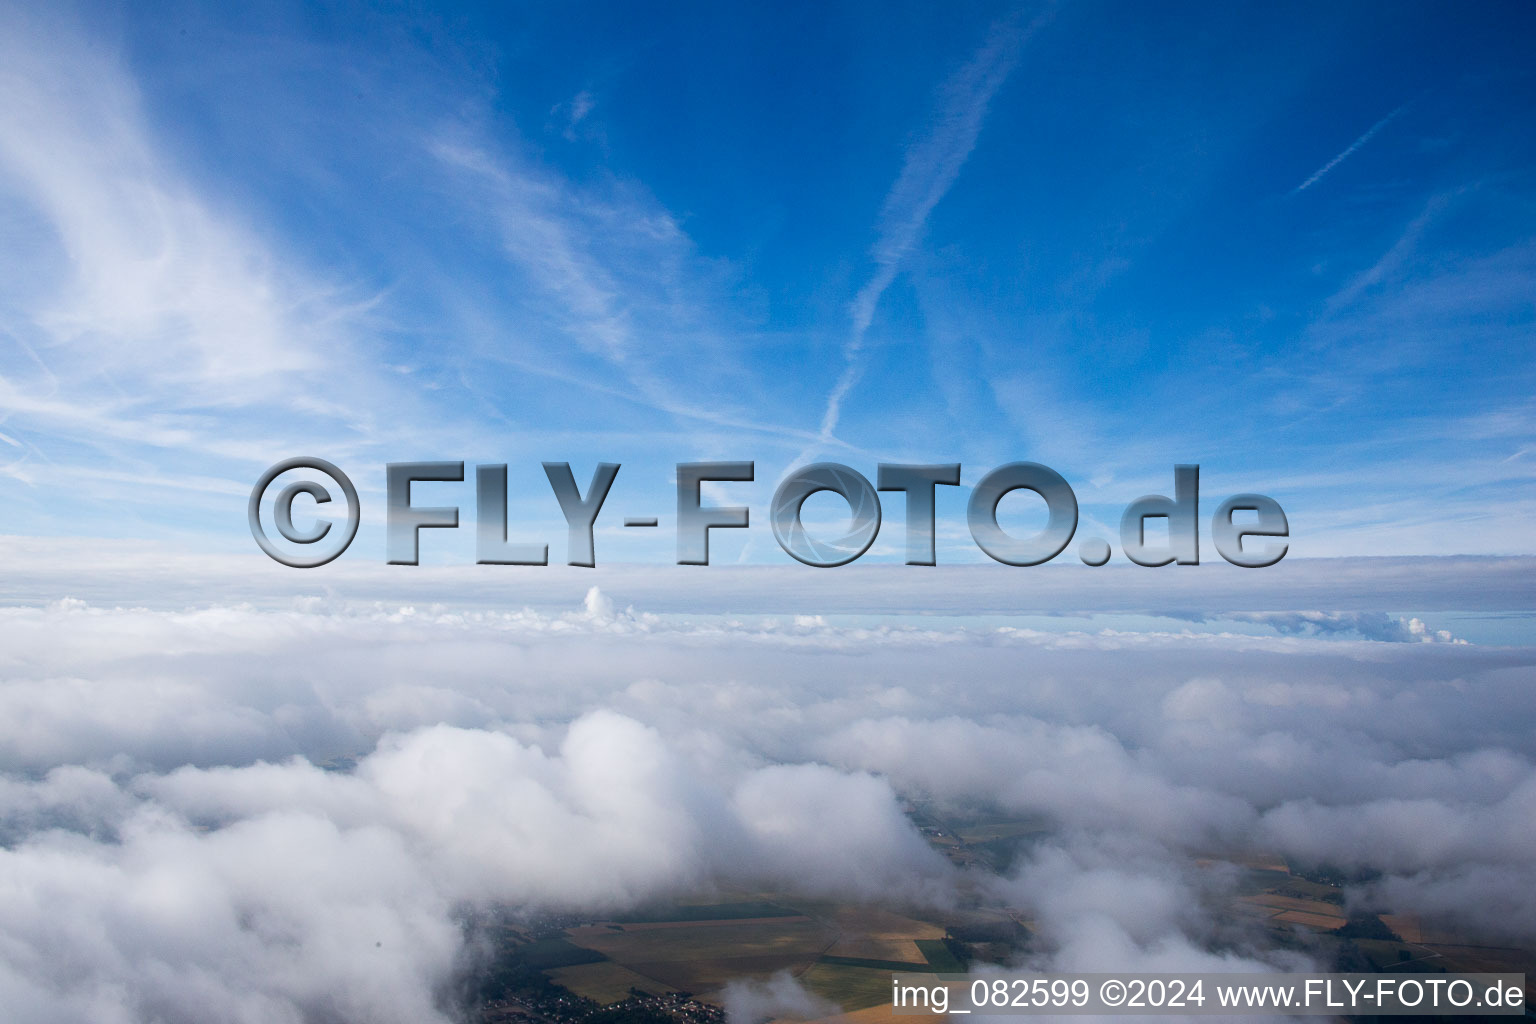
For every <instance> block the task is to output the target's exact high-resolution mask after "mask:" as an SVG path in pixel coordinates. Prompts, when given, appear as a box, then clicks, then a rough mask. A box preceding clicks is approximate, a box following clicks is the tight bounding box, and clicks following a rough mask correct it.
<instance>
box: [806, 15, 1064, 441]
mask: <svg viewBox="0 0 1536 1024" xmlns="http://www.w3.org/2000/svg"><path fill="white" fill-rule="evenodd" d="M1051 13H1052V12H1051V11H1049V10H1048V11H1047V12H1046V13H1045V14H1042V15H1040V16H1039V17H1037V18H1036V19H1035V20H1034V21H1033V22H1031V23H1030V24H1029V25H1027V26H1024V27H1023V28H1022V29H1021V28H1020V26H1019V21H1020V18H1019V16H1018V15H1014V16H1011V17H1009V18H1006V19H1004V20H1002V21H999V22H997V23H996V24H994V25H993V26H992V28H991V30H990V31H989V32H988V33H987V39H986V42H985V43H983V44H982V46H981V48H980V49H979V50H977V51H976V53H975V55H974V56H973V57H972V58H971V59H970V60H969V61H968V62H967V63H966V65H965V66H964V67H963V68H961V69H960V70H959V71H958V72H956V73H955V75H954V76H953V77H951V78H950V79H949V80H948V81H947V82H945V83H944V85H943V87H942V88H941V89H940V90H939V94H938V95H939V104H938V116H937V118H936V121H935V124H934V125H933V127H932V129H931V130H930V131H929V133H928V134H927V136H926V137H924V138H922V139H921V140H919V141H918V142H916V143H915V144H914V145H912V146H911V147H910V148H909V149H908V150H907V155H906V160H905V162H904V163H903V164H902V168H901V174H900V175H898V176H897V178H896V183H895V184H894V185H893V186H891V191H890V192H889V193H888V194H887V195H886V197H885V204H884V206H883V207H882V209H881V212H880V225H879V230H880V234H879V238H878V239H877V241H876V242H875V244H874V246H873V247H872V248H871V249H870V255H871V256H872V257H873V258H874V261H875V264H876V270H875V273H874V276H873V277H871V278H870V279H869V281H868V282H866V283H865V285H864V287H863V288H860V289H859V293H858V294H857V295H856V296H855V297H854V300H853V303H852V304H851V306H850V309H849V312H850V315H851V318H852V325H851V328H850V331H849V336H848V341H847V342H846V343H845V344H844V346H843V359H844V366H843V372H842V374H841V375H840V376H839V377H838V380H837V383H836V384H835V385H834V386H833V388H832V392H831V394H830V395H828V396H827V406H826V411H825V412H824V413H823V414H822V417H821V430H820V434H819V436H818V438H817V441H816V443H815V444H813V445H812V446H811V447H809V448H807V449H806V450H805V451H804V452H802V453H801V455H800V458H799V460H797V461H800V462H804V461H805V460H806V459H808V458H809V457H810V456H811V455H812V454H813V453H814V452H815V451H816V450H817V448H819V447H821V446H822V445H825V444H826V443H828V442H829V441H831V440H832V432H833V431H834V430H836V429H837V421H838V417H839V415H841V413H842V406H843V399H844V398H846V397H847V395H848V392H849V390H850V389H852V387H853V385H854V382H855V381H856V380H857V379H858V376H859V364H858V355H859V352H860V350H861V349H862V348H863V347H864V335H865V333H866V332H867V331H868V330H869V325H870V323H871V322H872V321H873V320H874V316H875V307H876V306H878V305H879V303H880V297H881V296H882V295H883V294H885V290H886V289H887V288H889V287H890V285H891V282H892V281H894V280H895V279H896V274H897V273H898V272H899V271H900V270H901V265H902V262H903V261H904V260H905V258H906V257H907V255H908V254H909V253H910V252H911V251H912V250H913V248H915V247H916V245H917V243H918V240H919V239H920V238H921V237H922V233H923V228H924V226H925V225H926V223H927V221H928V214H929V213H931V212H932V211H933V208H934V207H935V206H937V205H938V202H939V200H940V199H942V198H944V194H945V193H946V192H948V191H949V188H950V186H951V185H953V184H954V181H955V178H956V177H958V176H959V174H960V168H961V167H963V166H964V165H965V161H966V159H967V158H968V157H969V156H970V155H971V150H973V149H974V148H975V147H976V139H977V137H978V136H979V135H980V134H981V126H982V122H983V121H984V120H985V119H986V114H987V106H988V104H989V103H991V101H992V97H993V95H994V94H996V92H997V90H998V88H999V87H1001V86H1002V84H1003V82H1004V81H1006V80H1007V78H1008V75H1009V73H1010V72H1011V71H1012V70H1013V68H1014V65H1015V64H1016V63H1017V62H1018V57H1019V51H1020V50H1021V49H1022V48H1023V45H1024V43H1025V41H1026V40H1028V39H1029V37H1030V36H1031V35H1033V34H1034V32H1035V31H1036V30H1037V29H1038V28H1039V27H1040V26H1041V25H1042V24H1044V23H1045V21H1046V20H1047V19H1048V18H1049V16H1050V14H1051Z"/></svg>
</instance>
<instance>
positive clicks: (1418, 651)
mask: <svg viewBox="0 0 1536 1024" xmlns="http://www.w3.org/2000/svg"><path fill="white" fill-rule="evenodd" d="M1349 635H1354V634H1349ZM58 637H68V638H69V642H67V643H62V644H61V643H59V642H58V640H57V638H58ZM0 651H3V652H4V655H3V660H0V672H3V679H4V686H3V687H0V722H3V723H4V725H3V727H0V728H3V731H4V735H3V742H0V768H3V771H4V774H3V776H0V840H3V848H0V999H3V1000H4V1002H5V1003H6V1004H7V1005H9V1006H13V1007H20V1008H22V1011H21V1019H25V1020H38V1021H75V1020H79V1021H85V1020H91V1021H118V1020H121V1021H137V1020H168V1021H179V1020H188V1021H191V1020H195V1019H202V1018H203V1017H205V1016H206V1013H207V1011H208V1007H210V1006H217V1007H219V1008H220V1010H221V1016H222V1017H224V1018H225V1019H231V1020H242V1021H244V1020H249V1021H257V1020H261V1021H272V1020H279V1021H281V1020H292V1021H312V1020H370V1021H392V1020H401V1021H404V1020H418V1021H419V1020H432V1019H445V1018H447V1016H448V1015H449V1014H450V1007H449V1005H448V1003H447V1002H446V1001H445V995H444V993H445V992H446V990H447V989H446V986H447V985H448V984H449V983H450V981H451V978H452V977H453V972H454V971H455V969H456V966H457V965H459V964H461V963H462V962H463V958H464V956H465V955H466V953H465V950H464V949H463V948H462V946H461V943H462V941H463V940H462V932H461V930H460V927H459V924H458V922H459V920H460V918H461V916H462V914H463V913H464V912H465V911H466V909H469V908H474V907H483V906H488V905H493V904H495V905H508V906H512V907H515V908H520V909H523V910H528V911H538V910H568V909H581V910H584V911H592V912H599V913H600V912H605V911H612V910H617V909H621V908H624V907H628V906H633V905H635V904H637V903H642V902H645V901H647V900H654V899H659V898H664V897H666V896H668V895H675V894H678V893H683V892H691V891H698V890H700V889H708V888H710V887H712V886H717V885H722V884H727V885H766V886H773V887H777V888H780V889H782V890H784V891H786V892H790V893H800V894H803V895H838V896H842V897H845V898H854V899H870V900H877V901H883V902H887V903H895V904H899V905H921V906H929V907H937V906H945V905H950V904H953V903H954V901H956V900H957V899H959V898H960V897H959V895H958V894H959V893H960V892H961V890H962V889H970V890H971V891H977V890H976V889H975V887H976V886H980V891H983V892H985V893H987V894H988V896H987V899H989V900H991V901H994V902H997V903H1000V904H1004V905H1010V906H1013V907H1016V908H1018V909H1019V910H1020V911H1021V912H1023V913H1026V914H1028V915H1030V916H1031V917H1032V918H1033V919H1034V920H1035V921H1036V927H1037V931H1038V935H1039V942H1040V944H1041V945H1040V949H1039V952H1038V955H1039V956H1040V957H1041V958H1042V960H1041V962H1042V963H1046V964H1052V965H1056V966H1060V967H1063V968H1068V967H1070V968H1074V969H1090V968H1093V967H1115V968H1117V969H1131V968H1133V967H1135V968H1144V969H1149V970H1150V969H1173V968H1175V967H1187V968H1194V967H1207V966H1210V967H1215V966H1223V965H1225V966H1228V967H1236V966H1242V967H1243V968H1244V969H1262V968H1263V967H1264V966H1265V965H1270V966H1284V965H1286V964H1287V963H1290V964H1292V965H1294V964H1295V963H1296V962H1297V961H1296V958H1297V956H1298V955H1299V954H1296V953H1284V952H1280V951H1276V950H1273V949H1268V948H1266V947H1265V945H1264V944H1263V943H1262V942H1261V941H1260V940H1259V939H1258V938H1257V937H1256V936H1254V935H1252V934H1247V933H1244V932H1242V930H1241V929H1240V928H1236V926H1233V925H1232V924H1230V922H1224V920H1223V918H1222V917H1221V915H1219V914H1216V913H1213V912H1212V908H1215V907H1218V906H1219V905H1220V903H1221V901H1222V900H1223V898H1224V895H1223V894H1224V893H1227V892H1229V891H1230V887H1231V884H1232V880H1233V871H1232V869H1227V868H1221V867H1220V866H1219V863H1220V861H1221V860H1222V859H1223V858H1229V857H1230V858H1241V857H1243V856H1251V855H1259V854H1266V855H1269V854H1278V855H1281V856H1285V857H1288V858H1290V859H1292V860H1293V862H1296V863H1305V864H1316V865H1330V866H1333V867H1336V868H1338V869H1341V870H1343V871H1346V872H1349V873H1352V874H1355V875H1356V876H1358V877H1360V878H1362V879H1367V878H1369V879H1373V880H1372V881H1370V882H1369V883H1363V884H1361V885H1359V886H1356V887H1354V888H1351V889H1350V890H1349V891H1348V897H1349V899H1350V900H1351V901H1352V902H1354V903H1358V904H1359V905H1361V906H1385V905H1390V906H1392V907H1394V908H1395V909H1398V910H1404V911H1415V910H1416V911H1421V912H1423V913H1426V914H1429V915H1433V916H1435V917H1436V918H1437V919H1439V920H1444V921H1446V922H1447V923H1448V924H1450V925H1461V926H1467V927H1471V928H1475V929H1477V930H1478V933H1479V934H1482V935H1487V936H1494V937H1502V938H1508V939H1512V940H1521V939H1530V938H1532V937H1533V933H1531V931H1530V929H1529V922H1530V921H1532V920H1536V914H1532V913H1531V912H1530V911H1531V910H1532V909H1533V908H1532V907H1531V905H1530V903H1529V899H1530V896H1529V894H1530V893H1531V892H1533V891H1536V865H1533V864H1532V858H1531V856H1530V850H1531V849H1532V848H1533V847H1536V834H1533V832H1532V826H1531V824H1530V823H1531V822H1532V821H1536V813H1533V812H1536V764H1533V751H1532V749H1531V748H1532V741H1531V739H1530V737H1531V736H1533V735H1536V721H1533V718H1536V712H1533V711H1532V709H1531V707H1530V702H1529V700H1528V699H1527V691H1528V684H1529V679H1530V674H1531V663H1532V661H1533V659H1536V655H1533V654H1532V653H1531V652H1530V651H1529V650H1528V649H1524V648H1485V647H1477V646H1467V645H1454V644H1417V643H1415V644H1401V643H1384V642H1380V641H1370V640H1363V639H1347V638H1344V639H1341V638H1340V634H1335V633H1323V634H1320V635H1296V636H1265V637H1256V636H1244V635H1238V634H1231V633H1228V634H1222V633H1213V634H1188V633H1175V632H1167V633H1145V632H1139V633H1127V632H1115V631H1111V630H1101V631H1096V632H1071V631H1067V632H1051V633H1047V632H1039V631H1031V630H1025V629H1019V628H1014V627H1001V628H998V627H982V626H961V625H954V624H943V623H940V624H939V625H938V626H935V625H934V623H933V622H932V621H931V620H930V621H927V622H923V623H921V624H913V623H911V622H904V621H892V622H884V623H877V624H868V625H861V626H837V625H829V624H827V623H826V622H824V621H822V620H820V619H818V618H815V617H807V618H800V619H773V618H768V619H763V618H736V619H728V618H721V617H715V616H694V617H675V616H656V615H650V614H645V613H640V612H636V611H634V610H632V609H616V608H615V607H614V606H613V604H612V602H611V601H610V600H609V599H607V598H606V597H605V596H604V595H602V594H601V593H593V594H591V595H589V599H588V600H587V601H586V602H585V603H584V604H583V605H581V606H578V607H576V608H573V609H572V610H571V611H568V612H559V613H543V612H538V611H533V610H523V611H517V612H494V611H487V610H483V609H466V608H444V607H439V608H435V609H416V608H409V607H405V608H402V607H398V606H397V607H395V608H383V607H379V606H372V607H368V606H357V605H345V604H341V603H337V604H327V603H325V602H323V601H319V602H317V601H305V602H303V603H302V604H301V605H300V606H296V607H292V608H289V609H276V608H272V609H258V608H255V607H251V606H209V607H202V608H197V609H192V610H187V611H180V612H166V611H152V610H144V609H104V608H95V607H92V606H90V605H87V604H85V603H84V602H80V601H66V602H57V603H54V604H50V605H46V606H33V607H17V608H11V609H6V610H4V611H0ZM322 765H324V766H325V767H322ZM904 800H916V801H922V802H927V803H928V804H929V805H931V806H936V807H944V808H951V809H963V808H986V809H992V810H997V811H1002V812H1006V813H1008V814H1012V815H1016V816H1019V817H1023V818H1027V819H1032V820H1038V821H1040V822H1041V823H1042V825H1043V829H1042V833H1041V836H1040V838H1039V840H1038V842H1036V843H1035V844H1033V845H1032V846H1031V848H1030V850H1029V851H1028V853H1027V855H1026V856H1025V857H1023V859H1022V860H1020V861H1019V862H1018V863H1016V864H1015V865H1013V867H1011V868H1010V869H1009V870H1008V872H1007V873H1006V874H1005V875H1002V876H992V875H988V874H986V873H985V872H979V869H978V871H973V872H970V874H971V875H972V876H974V877H971V878H970V879H969V880H967V879H966V878H965V874H966V873H962V872H960V871H959V870H957V869H955V868H954V867H952V866H951V865H950V864H949V863H948V862H947V861H945V860H944V859H942V858H941V857H939V856H938V855H937V854H936V853H934V852H933V851H932V850H931V849H930V848H929V847H928V845H927V843H926V842H925V841H924V840H923V839H922V838H921V837H920V836H919V834H918V833H917V831H916V830H915V828H914V827H913V826H912V825H911V824H910V822H909V821H908V819H907V818H906V816H905V815H904V813H903V810H902V804H903V801H904ZM1212 856H1214V857H1215V858H1216V860H1217V865H1218V866H1216V867H1213V868H1205V869H1197V868H1196V867H1194V866H1193V865H1194V861H1195V858H1197V857H1204V858H1210V857H1212ZM1287 958H1289V959H1287ZM780 987H783V986H782V985H781V986H780ZM775 993H776V994H775ZM794 995H795V993H794V992H793V991H790V990H789V989H787V988H786V989H785V990H784V991H783V992H779V991H777V989H774V987H773V986H768V987H767V988H762V989H757V988H750V987H747V988H742V989H740V990H739V991H736V992H735V995H734V996H733V998H737V999H738V1000H740V999H745V1000H747V1001H748V1002H752V1001H753V1000H761V999H769V998H772V999H781V1000H782V999H787V998H789V997H791V996H794ZM754 1005H755V1004H754Z"/></svg>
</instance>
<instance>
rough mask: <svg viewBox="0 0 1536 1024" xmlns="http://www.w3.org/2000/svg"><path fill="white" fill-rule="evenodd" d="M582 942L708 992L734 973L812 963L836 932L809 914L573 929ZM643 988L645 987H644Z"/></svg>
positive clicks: (637, 968) (636, 968)
mask: <svg viewBox="0 0 1536 1024" xmlns="http://www.w3.org/2000/svg"><path fill="white" fill-rule="evenodd" d="M567 934H568V935H569V937H570V941H571V942H572V943H573V944H575V945H578V946H582V947H585V948H587V949H591V950H595V951H597V952H599V953H602V954H603V955H604V956H606V957H608V959H609V960H611V961H613V962H614V963H616V964H619V965H622V966H623V967H625V968H627V969H628V970H630V971H632V972H634V973H636V974H639V975H641V976H644V977H646V978H652V979H655V980H656V981H659V982H662V983H663V984H665V985H668V986H670V987H672V988H674V989H677V990H680V991H686V992H693V993H695V994H697V995H701V996H707V995H709V994H711V993H713V992H715V991H716V990H718V989H719V988H720V986H722V985H724V984H725V983H726V982H727V981H729V980H731V979H732V978H739V977H743V976H747V977H750V976H762V975H768V974H772V973H774V972H775V971H781V970H791V971H795V972H796V973H799V972H801V971H803V970H804V969H805V968H807V967H809V966H810V965H811V963H813V962H814V961H815V960H816V958H817V957H818V956H820V955H821V954H822V953H823V952H825V950H826V949H827V947H829V946H830V945H831V944H832V942H833V940H834V939H836V938H837V932H836V931H834V930H832V929H831V928H829V927H828V926H826V925H824V924H821V923H819V922H817V921H813V920H811V919H810V918H807V917H771V918H756V919H747V920H740V919H736V920H720V921H672V922H655V923H646V924H628V925H623V926H622V930H619V929H617V928H614V927H611V926H609V925H606V924H597V925H588V926H585V927H581V928H573V929H571V930H570V931H569V932H568V933H567ZM641 987H642V988H643V987H644V986H641Z"/></svg>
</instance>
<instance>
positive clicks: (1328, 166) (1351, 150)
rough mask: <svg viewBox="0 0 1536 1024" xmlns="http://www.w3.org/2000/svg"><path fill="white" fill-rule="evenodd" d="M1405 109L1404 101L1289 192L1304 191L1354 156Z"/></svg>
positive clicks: (1406, 105)
mask: <svg viewBox="0 0 1536 1024" xmlns="http://www.w3.org/2000/svg"><path fill="white" fill-rule="evenodd" d="M1407 109H1408V104H1406V103H1404V104H1403V105H1402V106H1400V107H1398V108H1397V109H1396V110H1394V111H1392V112H1391V113H1390V114H1388V115H1387V116H1386V117H1384V118H1382V119H1381V120H1380V121H1377V122H1376V123H1375V124H1373V125H1371V126H1370V127H1369V128H1367V129H1366V130H1365V134H1363V135H1361V136H1360V137H1359V138H1358V139H1356V140H1355V141H1354V142H1351V143H1350V144H1349V145H1348V146H1347V147H1345V149H1344V150H1343V152H1341V153H1339V155H1337V156H1335V157H1334V158H1333V159H1332V160H1329V161H1328V162H1327V163H1325V164H1323V166H1321V167H1319V168H1318V169H1317V170H1316V171H1314V172H1312V176H1311V177H1310V178H1308V179H1307V180H1306V181H1304V182H1302V183H1301V184H1300V185H1297V186H1296V187H1295V188H1294V189H1292V190H1291V194H1292V195H1295V194H1296V193H1297V192H1305V191H1306V190H1307V189H1309V188H1311V187H1312V186H1313V185H1316V184H1317V183H1318V182H1319V181H1322V180H1323V176H1324V175H1326V174H1327V173H1328V172H1329V171H1331V170H1333V169H1334V168H1335V167H1337V166H1339V164H1341V163H1343V162H1344V161H1345V160H1348V159H1349V158H1350V157H1352V156H1354V155H1355V152H1356V151H1357V150H1358V149H1360V147H1361V146H1364V145H1365V144H1366V143H1367V142H1370V141H1371V139H1373V138H1374V137H1375V136H1376V133H1377V132H1379V131H1381V130H1382V129H1383V128H1385V127H1386V126H1387V125H1389V124H1391V123H1392V121H1393V120H1395V119H1396V118H1397V115H1399V114H1401V113H1402V112H1403V111H1404V110H1407Z"/></svg>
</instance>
